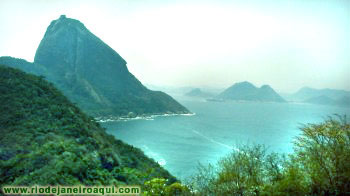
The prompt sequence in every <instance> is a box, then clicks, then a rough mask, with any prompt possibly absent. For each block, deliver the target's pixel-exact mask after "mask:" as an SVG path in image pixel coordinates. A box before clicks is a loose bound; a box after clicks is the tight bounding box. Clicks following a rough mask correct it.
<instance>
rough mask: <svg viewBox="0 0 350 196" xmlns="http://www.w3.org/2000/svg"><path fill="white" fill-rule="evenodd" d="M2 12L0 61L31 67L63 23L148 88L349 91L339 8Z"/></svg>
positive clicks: (55, 6) (349, 61)
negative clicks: (62, 19) (51, 28)
mask: <svg viewBox="0 0 350 196" xmlns="http://www.w3.org/2000/svg"><path fill="white" fill-rule="evenodd" d="M0 5H1V6H0V11H1V12H0V16H1V17H0V24H1V26H2V28H3V30H2V31H1V33H0V35H1V36H0V40H1V42H2V43H3V44H2V46H0V56H12V57H18V58H23V59H25V60H27V61H30V62H32V61H33V58H34V54H35V52H36V48H37V47H38V45H39V43H40V40H41V38H42V36H43V35H44V33H45V29H46V27H47V26H48V24H50V22H51V21H52V20H55V19H57V18H59V16H60V15H66V16H67V17H69V18H74V19H77V20H79V21H81V22H82V23H83V24H84V25H85V26H86V27H87V28H88V29H89V30H90V31H91V32H92V33H94V34H96V36H98V37H99V38H100V39H101V40H103V41H104V42H105V43H106V44H107V45H109V46H110V47H111V48H113V49H114V50H115V51H116V52H118V53H119V54H120V55H121V56H122V57H123V58H124V59H125V60H126V61H127V62H128V64H127V66H128V69H129V70H130V72H131V73H132V74H133V75H135V76H136V77H137V78H139V79H140V81H141V82H142V83H143V84H146V85H148V84H152V85H156V86H166V87H169V86H170V87H199V88H203V87H207V88H217V89H225V88H228V87H230V86H231V85H233V84H234V83H237V82H242V81H249V82H251V83H252V84H254V85H255V86H257V87H260V86H262V85H264V84H267V85H270V86H271V87H272V88H273V89H275V90H276V91H278V92H283V93H294V92H296V91H297V90H299V89H300V88H302V87H311V88H316V89H324V88H332V89H341V90H350V79H349V78H350V77H349V75H350V57H349V55H348V54H347V51H349V49H350V38H349V36H348V35H349V34H350V28H349V26H350V25H349V24H350V19H349V18H350V17H349V12H348V11H349V8H350V4H349V3H348V2H345V1H312V2H307V3H306V2H303V1H294V2H291V1H281V2H279V3H272V2H271V1H265V2H264V3H261V2H258V1H251V2H250V3H242V2H239V1H232V2H227V1H219V2H213V1H205V2H199V1H190V2H185V1H178V2H176V3H175V2H171V1H162V2H161V1H150V2H149V3H148V4H145V3H142V2H141V1H134V2H133V3H126V2H122V1H120V2H113V1H88V2H87V3H85V4H81V2H80V1H76V2H74V3H73V2H71V1H50V3H45V2H44V1H35V2H34V1H16V2H14V1H1V3H0ZM14 13H15V14H14ZM16 13H21V14H18V15H17V14H16ZM208 13H210V14H208ZM159 73H161V74H159Z"/></svg>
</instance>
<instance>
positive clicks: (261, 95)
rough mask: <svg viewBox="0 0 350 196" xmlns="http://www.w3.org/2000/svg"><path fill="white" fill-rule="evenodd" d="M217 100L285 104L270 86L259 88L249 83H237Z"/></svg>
mask: <svg viewBox="0 0 350 196" xmlns="http://www.w3.org/2000/svg"><path fill="white" fill-rule="evenodd" d="M217 98H218V99H223V100H237V101H238V100H239V101H262V102H285V100H284V99H283V98H282V97H281V96H280V95H279V94H277V93H276V92H275V91H274V90H273V89H272V88H271V87H270V86H269V85H263V86H261V87H260V88H257V87H255V86H254V85H253V84H251V83H249V82H239V83H236V84H234V85H232V86H231V87H229V88H227V89H226V90H225V91H224V92H222V93H220V94H219V95H218V96H217Z"/></svg>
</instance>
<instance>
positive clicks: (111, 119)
mask: <svg viewBox="0 0 350 196" xmlns="http://www.w3.org/2000/svg"><path fill="white" fill-rule="evenodd" d="M194 115H196V113H189V114H154V115H148V116H136V117H134V118H127V117H117V116H111V117H97V118H95V120H96V121H97V122H100V123H105V122H116V121H124V122H125V121H132V120H154V119H155V118H157V117H168V116H194Z"/></svg>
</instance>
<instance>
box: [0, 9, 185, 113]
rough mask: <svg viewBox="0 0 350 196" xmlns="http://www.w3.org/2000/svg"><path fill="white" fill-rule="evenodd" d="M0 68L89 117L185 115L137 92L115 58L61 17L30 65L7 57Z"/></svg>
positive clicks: (160, 97) (158, 97)
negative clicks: (33, 81) (48, 89)
mask: <svg viewBox="0 0 350 196" xmlns="http://www.w3.org/2000/svg"><path fill="white" fill-rule="evenodd" d="M0 63H1V64H5V65H8V66H12V67H16V68H19V69H21V70H23V71H26V72H29V73H33V74H35V75H42V76H44V77H46V78H47V80H49V81H50V82H52V83H54V84H55V86H57V87H58V88H59V89H60V90H62V91H63V93H64V94H65V95H66V96H67V97H68V98H69V99H70V100H72V101H73V102H75V103H77V104H78V105H79V106H80V107H81V108H82V109H83V110H85V111H86V112H88V113H89V114H92V115H94V116H97V115H118V116H131V117H133V116H136V115H144V114H164V113H176V114H184V113H189V110H188V109H186V108H185V107H184V106H182V105H181V104H179V103H178V102H177V101H176V100H174V99H173V98H172V97H170V96H169V95H167V94H165V93H163V92H161V91H151V90H149V89H147V88H146V87H145V86H143V85H142V84H141V82H140V81H139V80H138V79H137V78H136V77H135V76H134V75H132V74H131V73H130V72H129V70H128V68H127V66H126V64H127V63H126V61H125V60H124V59H123V58H122V57H121V56H120V55H119V54H118V53H117V52H115V51H114V50H113V49H112V48H110V47H109V46H108V45H107V44H105V43H104V42H103V41H102V40H100V39H99V38H98V37H96V36H95V35H94V34H92V33H91V32H90V31H89V30H88V29H87V28H86V27H85V26H84V24H82V23H81V22H80V21H78V20H75V19H70V18H66V17H65V16H64V15H62V16H61V17H60V18H59V19H57V20H54V21H52V22H51V24H50V25H49V27H48V28H47V30H46V33H45V35H44V38H43V39H42V40H41V42H40V45H39V47H38V49H37V51H36V54H35V58H34V63H30V62H27V61H25V60H22V59H15V58H12V57H1V58H0Z"/></svg>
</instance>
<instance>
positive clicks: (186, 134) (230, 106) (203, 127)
mask: <svg viewBox="0 0 350 196" xmlns="http://www.w3.org/2000/svg"><path fill="white" fill-rule="evenodd" d="M180 102H181V103H182V104H184V105H185V106H186V107H187V108H189V109H190V110H191V111H192V112H195V113H196V115H194V116H170V117H169V116H168V117H156V118H154V119H153V120H131V121H125V122H123V121H118V122H109V123H102V125H103V126H104V127H106V128H107V131H108V132H109V133H111V134H113V135H114V136H115V137H116V138H118V139H121V140H123V141H125V142H127V143H129V144H132V145H134V146H136V147H139V148H141V149H142V150H143V151H144V152H145V154H146V155H148V156H150V157H152V158H153V159H155V160H156V161H158V162H159V163H160V164H162V165H163V166H164V167H165V168H166V169H168V170H169V171H170V172H171V173H172V174H173V175H175V176H176V177H179V178H182V179H183V178H185V177H186V176H189V175H191V174H193V173H194V172H195V171H196V167H197V166H198V163H202V164H207V163H215V162H217V161H218V160H219V159H220V158H221V157H223V156H225V155H226V154H227V153H229V152H230V151H232V150H235V148H236V147H237V146H239V145H242V144H252V143H255V144H265V145H266V146H267V147H268V150H269V151H274V152H280V153H291V152H293V144H292V141H293V138H294V137H296V136H297V135H298V134H299V133H300V131H299V129H298V128H299V127H301V126H302V124H305V123H316V122H321V121H322V120H324V119H325V118H327V116H331V115H333V114H341V115H343V114H347V115H348V116H349V115H350V110H349V108H341V107H335V106H322V105H312V104H292V103H259V102H256V103H253V102H204V101H200V100H182V101H181V100H180Z"/></svg>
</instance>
